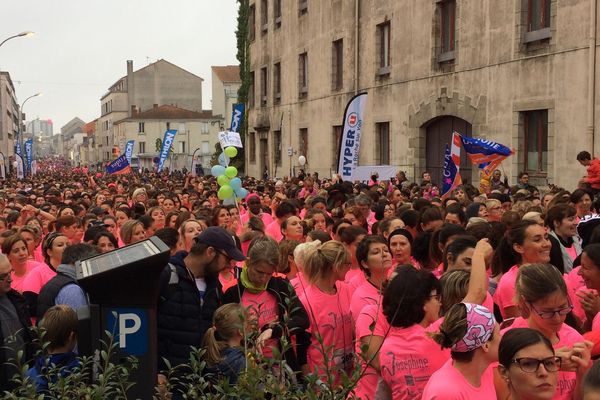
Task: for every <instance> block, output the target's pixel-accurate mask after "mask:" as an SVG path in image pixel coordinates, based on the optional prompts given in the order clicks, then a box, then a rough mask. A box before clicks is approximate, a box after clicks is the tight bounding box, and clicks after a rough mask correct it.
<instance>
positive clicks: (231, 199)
mask: <svg viewBox="0 0 600 400" xmlns="http://www.w3.org/2000/svg"><path fill="white" fill-rule="evenodd" d="M223 205H225V206H235V196H231V197H228V198H226V199H225V200H223Z"/></svg>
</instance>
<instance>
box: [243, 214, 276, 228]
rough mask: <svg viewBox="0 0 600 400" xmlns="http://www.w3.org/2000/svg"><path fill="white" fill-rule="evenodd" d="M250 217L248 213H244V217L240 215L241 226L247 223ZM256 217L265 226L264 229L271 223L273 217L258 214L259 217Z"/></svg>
mask: <svg viewBox="0 0 600 400" xmlns="http://www.w3.org/2000/svg"><path fill="white" fill-rule="evenodd" d="M251 216H252V215H250V213H249V212H247V213H245V214H244V215H242V216H241V217H240V219H241V221H242V224H245V223H246V222H248V220H249V219H250V217H251ZM258 217H260V219H262V221H263V223H264V224H265V227H267V226H269V224H270V223H271V222H273V217H271V216H270V215H269V214H267V213H264V212H263V213H260V215H258Z"/></svg>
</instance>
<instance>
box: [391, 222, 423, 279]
mask: <svg viewBox="0 0 600 400" xmlns="http://www.w3.org/2000/svg"><path fill="white" fill-rule="evenodd" d="M413 239H414V238H413V236H412V234H411V233H410V232H409V231H408V230H406V229H402V228H400V229H396V230H394V231H392V232H391V233H390V235H389V236H388V243H389V245H390V251H391V253H392V256H393V257H394V265H396V266H398V267H399V266H402V265H412V266H413V267H415V268H417V269H420V268H421V266H420V265H419V263H418V262H417V261H416V260H415V259H414V258H413V257H412V255H411V254H412V243H413Z"/></svg>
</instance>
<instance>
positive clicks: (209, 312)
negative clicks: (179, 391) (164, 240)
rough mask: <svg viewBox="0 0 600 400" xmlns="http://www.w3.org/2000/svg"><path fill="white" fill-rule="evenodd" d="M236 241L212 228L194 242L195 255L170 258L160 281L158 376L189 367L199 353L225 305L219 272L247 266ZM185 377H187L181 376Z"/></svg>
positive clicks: (223, 232) (179, 254) (186, 254)
mask: <svg viewBox="0 0 600 400" xmlns="http://www.w3.org/2000/svg"><path fill="white" fill-rule="evenodd" d="M244 259H245V257H244V255H243V254H242V252H241V251H240V250H239V249H238V248H237V245H236V242H235V239H234V237H233V236H232V235H231V234H229V233H228V232H227V231H226V230H225V229H223V228H220V227H210V228H208V229H205V230H204V231H203V232H202V233H201V234H200V235H198V236H196V237H195V238H194V244H193V245H192V248H191V249H190V252H189V253H187V252H185V251H181V252H179V253H177V254H175V255H174V256H173V257H171V260H170V262H169V264H168V265H167V267H166V268H165V269H164V271H163V273H162V274H161V277H160V296H159V298H158V313H157V314H158V360H159V364H158V371H159V372H165V371H166V370H167V367H166V364H165V363H164V361H163V358H165V359H167V360H169V363H170V364H171V366H172V367H175V366H177V365H181V364H189V356H190V352H191V351H192V347H196V348H200V347H201V345H202V339H203V337H204V333H205V332H206V331H207V330H208V328H209V327H210V326H212V318H213V314H214V312H215V311H216V309H217V308H218V307H219V306H220V305H221V301H222V296H223V293H222V288H221V283H220V282H219V272H221V271H222V270H224V269H225V268H228V267H229V266H230V263H231V260H236V261H243V260H244ZM182 373H183V374H185V372H183V371H182Z"/></svg>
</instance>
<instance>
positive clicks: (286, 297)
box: [223, 277, 310, 371]
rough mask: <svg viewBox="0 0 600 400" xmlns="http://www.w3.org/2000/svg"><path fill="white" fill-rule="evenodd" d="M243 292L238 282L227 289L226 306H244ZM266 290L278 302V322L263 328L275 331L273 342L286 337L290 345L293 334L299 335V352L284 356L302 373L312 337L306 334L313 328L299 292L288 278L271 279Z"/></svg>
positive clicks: (294, 368) (224, 298)
mask: <svg viewBox="0 0 600 400" xmlns="http://www.w3.org/2000/svg"><path fill="white" fill-rule="evenodd" d="M244 290H245V288H244V286H243V285H242V283H241V282H238V284H237V285H236V286H233V287H230V288H229V289H227V291H226V292H225V295H224V296H223V303H224V304H227V303H241V298H242V295H243V294H244ZM267 291H268V292H269V293H271V294H272V295H273V296H275V299H277V309H278V319H279V321H278V323H277V324H273V325H271V326H269V327H262V329H263V330H264V329H266V328H271V329H273V335H272V338H273V339H280V338H281V337H282V336H284V335H285V336H286V337H287V339H288V342H290V337H291V335H294V336H296V352H294V350H293V349H289V350H288V351H286V352H285V354H284V357H285V360H286V361H287V363H288V365H289V366H290V367H291V368H292V369H293V370H294V371H300V367H301V366H302V365H304V364H306V353H307V349H308V345H309V344H310V335H309V334H308V333H307V332H306V330H307V329H308V328H309V326H310V320H309V318H308V314H307V312H306V310H305V309H304V306H303V305H302V303H301V302H300V300H299V299H298V296H297V295H296V291H295V290H294V288H293V287H292V285H291V284H290V283H289V282H288V281H287V280H286V279H284V278H279V277H272V278H271V279H270V280H269V283H268V284H267ZM286 319H287V323H286ZM290 343H291V342H290Z"/></svg>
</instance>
